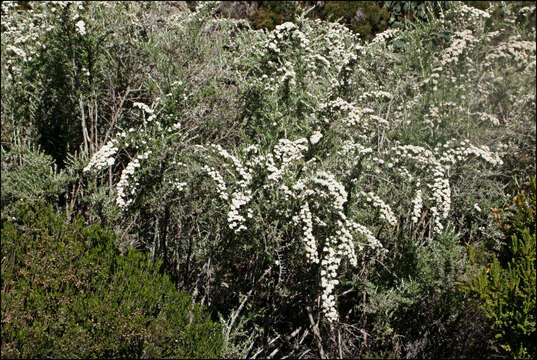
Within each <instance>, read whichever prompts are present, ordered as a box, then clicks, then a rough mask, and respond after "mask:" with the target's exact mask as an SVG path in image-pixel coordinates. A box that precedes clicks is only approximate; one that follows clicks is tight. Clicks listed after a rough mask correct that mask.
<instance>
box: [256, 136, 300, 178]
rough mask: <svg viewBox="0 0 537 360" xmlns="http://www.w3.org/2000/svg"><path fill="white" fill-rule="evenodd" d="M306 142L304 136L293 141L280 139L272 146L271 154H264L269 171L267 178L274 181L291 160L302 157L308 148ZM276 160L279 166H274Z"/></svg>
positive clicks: (279, 176)
mask: <svg viewBox="0 0 537 360" xmlns="http://www.w3.org/2000/svg"><path fill="white" fill-rule="evenodd" d="M307 144H308V140H307V139H305V138H300V139H297V140H295V141H290V140H288V139H280V141H279V142H278V144H276V146H275V147H274V150H273V154H268V155H267V156H266V168H267V170H268V171H269V175H268V180H270V181H272V182H275V181H278V180H279V179H281V178H282V176H283V174H284V171H285V170H286V168H287V167H288V166H289V165H290V164H291V163H292V162H294V161H297V160H300V159H302V158H303V157H304V154H303V153H304V152H305V151H306V150H307V149H308V146H307ZM276 161H278V162H280V164H281V165H280V167H277V166H276V165H277V164H276ZM267 185H268V184H267Z"/></svg>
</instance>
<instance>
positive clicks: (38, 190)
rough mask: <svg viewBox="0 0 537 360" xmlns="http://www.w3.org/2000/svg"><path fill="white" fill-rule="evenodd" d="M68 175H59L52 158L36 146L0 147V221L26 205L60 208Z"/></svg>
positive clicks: (65, 191) (65, 192)
mask: <svg viewBox="0 0 537 360" xmlns="http://www.w3.org/2000/svg"><path fill="white" fill-rule="evenodd" d="M68 183H69V176H68V175H67V174H64V173H60V172H58V170H57V166H56V164H55V162H54V159H53V158H52V157H51V156H50V155H47V154H44V153H43V152H41V151H40V150H39V149H38V148H37V146H28V145H20V146H14V147H12V148H10V149H9V150H4V148H2V193H1V195H0V201H1V203H0V204H1V209H2V219H6V218H7V217H11V216H14V215H15V214H16V213H17V211H18V208H20V207H21V206H23V205H24V204H26V203H33V202H40V201H44V202H47V203H50V204H55V205H60V204H61V203H62V202H63V201H64V200H65V197H66V195H67V185H68Z"/></svg>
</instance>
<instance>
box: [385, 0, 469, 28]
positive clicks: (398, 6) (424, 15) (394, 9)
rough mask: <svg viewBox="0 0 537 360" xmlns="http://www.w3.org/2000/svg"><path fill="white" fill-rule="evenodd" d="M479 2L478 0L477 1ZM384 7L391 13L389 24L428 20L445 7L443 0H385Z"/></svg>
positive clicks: (396, 25) (398, 24)
mask: <svg viewBox="0 0 537 360" xmlns="http://www.w3.org/2000/svg"><path fill="white" fill-rule="evenodd" d="M475 2H478V1H475ZM384 8H385V9H387V11H388V12H389V13H390V18H389V20H388V24H389V25H390V26H394V27H401V26H403V24H402V23H403V21H404V20H405V19H406V20H408V21H416V20H419V21H426V20H428V16H429V15H430V13H433V14H436V15H438V13H439V11H440V10H441V9H442V8H445V3H444V2H443V1H385V2H384Z"/></svg>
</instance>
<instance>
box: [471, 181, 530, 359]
mask: <svg viewBox="0 0 537 360" xmlns="http://www.w3.org/2000/svg"><path fill="white" fill-rule="evenodd" d="M535 184H536V181H535V176H534V177H532V179H531V180H530V182H529V184H528V185H527V187H526V189H524V190H522V191H521V192H520V193H518V194H517V195H516V196H515V197H514V199H513V204H512V205H511V206H510V207H508V208H507V209H505V210H504V212H501V213H499V215H498V216H499V217H501V220H500V221H501V223H500V224H499V225H500V226H501V227H502V229H503V230H504V234H505V236H506V240H507V243H506V244H505V246H504V247H503V248H502V249H501V251H500V253H499V254H498V256H494V257H493V259H492V261H491V262H490V263H488V264H487V265H486V266H485V267H483V268H482V269H481V270H480V272H479V273H478V274H477V275H476V276H475V277H474V278H473V279H471V280H470V281H469V282H467V283H465V284H464V286H463V289H464V290H465V291H466V292H468V293H469V294H471V295H473V296H474V297H475V298H476V299H478V300H479V304H480V307H481V308H482V309H483V311H484V312H485V313H486V315H487V317H488V318H489V319H490V320H491V322H492V328H493V329H494V332H495V337H496V342H497V344H499V345H500V347H501V348H502V349H503V350H504V351H505V353H506V354H507V356H509V357H514V358H527V359H533V358H535V356H536V347H535V342H534V339H535V327H536V325H535V306H536V291H535V281H536V270H535V268H536V244H535V213H536V194H537V192H536V186H535ZM471 254H472V255H473V259H474V262H477V260H476V254H475V250H474V251H472V252H471Z"/></svg>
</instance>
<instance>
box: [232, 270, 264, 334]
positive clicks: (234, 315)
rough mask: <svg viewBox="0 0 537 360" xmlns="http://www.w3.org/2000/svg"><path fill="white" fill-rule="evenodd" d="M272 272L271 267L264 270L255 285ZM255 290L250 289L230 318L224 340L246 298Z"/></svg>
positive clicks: (253, 288)
mask: <svg viewBox="0 0 537 360" xmlns="http://www.w3.org/2000/svg"><path fill="white" fill-rule="evenodd" d="M271 270H272V267H269V268H268V269H267V270H265V272H264V273H263V275H261V277H260V278H259V280H257V282H256V283H257V284H259V283H260V282H261V280H263V278H264V277H265V276H267V274H268V273H269V272H270V271H271ZM254 290H255V286H254V287H252V288H251V289H250V291H248V294H247V295H246V296H245V297H244V299H243V300H242V302H241V304H240V305H239V308H238V309H237V311H236V312H235V313H234V314H233V317H232V318H231V321H230V323H229V325H228V327H227V330H226V339H229V334H230V332H231V329H232V328H233V325H234V324H235V321H236V320H237V317H238V316H239V313H240V312H241V310H242V308H243V307H244V305H245V304H246V301H248V298H249V297H250V296H251V295H252V293H253V292H254Z"/></svg>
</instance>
